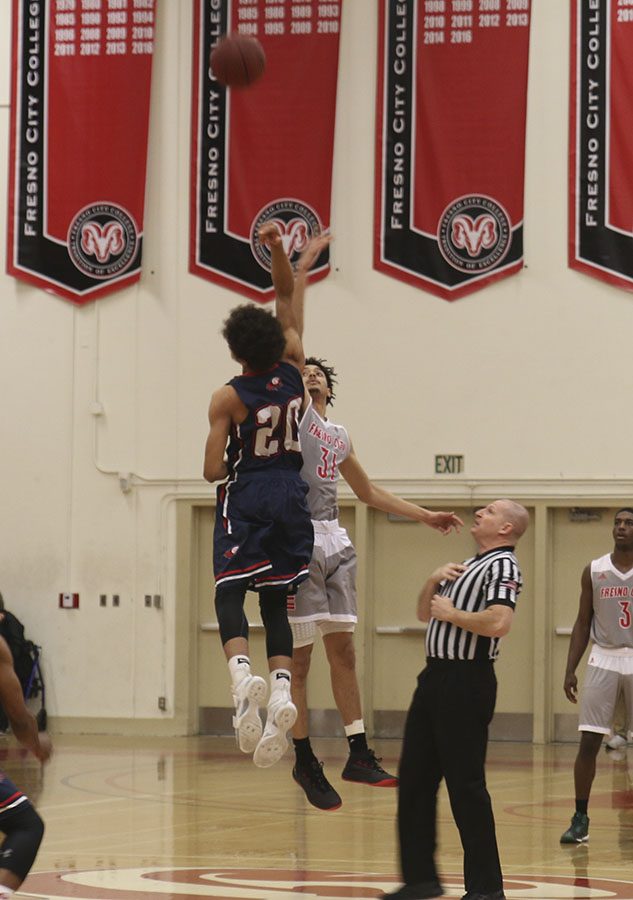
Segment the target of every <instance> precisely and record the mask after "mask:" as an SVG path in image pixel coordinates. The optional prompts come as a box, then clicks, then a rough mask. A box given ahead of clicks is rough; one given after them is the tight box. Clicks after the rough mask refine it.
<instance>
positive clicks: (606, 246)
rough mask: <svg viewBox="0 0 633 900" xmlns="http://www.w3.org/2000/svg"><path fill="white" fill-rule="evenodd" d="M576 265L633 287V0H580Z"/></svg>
mask: <svg viewBox="0 0 633 900" xmlns="http://www.w3.org/2000/svg"><path fill="white" fill-rule="evenodd" d="M571 45H572V54H571V79H570V82H571V98H570V111H571V126H570V141H569V143H570V171H569V265H570V266H571V268H572V269H578V270H579V271H581V272H585V273H586V274H587V275H593V276H594V277H595V278H600V279H601V280H602V281H606V282H608V283H609V284H615V285H618V286H619V287H623V288H627V289H628V290H633V176H632V173H633V132H632V131H631V116H632V114H633V102H632V100H631V85H632V84H633V2H632V0H582V2H580V0H572V36H571Z"/></svg>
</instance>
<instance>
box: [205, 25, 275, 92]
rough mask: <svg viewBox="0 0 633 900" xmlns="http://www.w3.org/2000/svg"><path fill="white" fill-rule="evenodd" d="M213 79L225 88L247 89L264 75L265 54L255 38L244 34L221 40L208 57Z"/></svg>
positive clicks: (228, 36) (229, 36)
mask: <svg viewBox="0 0 633 900" xmlns="http://www.w3.org/2000/svg"><path fill="white" fill-rule="evenodd" d="M209 65H210V66H211V69H212V71H213V75H214V77H215V78H216V79H217V80H218V81H219V82H220V84H223V85H225V86H226V87H238V88H239V87H247V86H248V85H249V84H253V82H254V81H257V79H258V78H261V76H262V75H263V73H264V69H265V68H266V54H265V53H264V48H263V47H262V45H261V44H260V43H259V41H258V40H257V38H254V37H248V36H247V35H244V34H235V35H227V36H226V37H223V38H221V39H220V40H219V41H218V42H217V44H216V45H215V47H214V48H213V50H212V51H211V56H210V57H209Z"/></svg>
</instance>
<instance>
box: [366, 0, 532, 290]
mask: <svg viewBox="0 0 633 900" xmlns="http://www.w3.org/2000/svg"><path fill="white" fill-rule="evenodd" d="M530 15H531V8H530V0H407V2H404V0H380V3H379V17H380V19H379V45H378V57H379V58H378V91H377V134H376V202H375V233H374V265H375V267H376V268H377V269H379V270H380V271H382V272H385V273H386V274H389V275H391V276H392V277H394V278H397V279H399V280H401V281H405V282H408V283H409V284H413V285H416V286H418V287H420V288H422V289H424V290H426V291H430V292H432V293H435V294H438V295H439V296H440V297H443V298H445V299H447V300H454V299H456V298H457V297H461V296H463V295H464V294H467V293H470V292H472V291H475V290H477V289H478V288H481V287H483V286H484V285H487V284H490V282H492V281H495V280H497V279H499V278H503V277H506V276H508V275H511V274H513V273H515V272H517V271H518V270H519V269H520V268H521V266H522V260H523V182H524V165H525V119H526V105H527V73H528V52H529V33H530Z"/></svg>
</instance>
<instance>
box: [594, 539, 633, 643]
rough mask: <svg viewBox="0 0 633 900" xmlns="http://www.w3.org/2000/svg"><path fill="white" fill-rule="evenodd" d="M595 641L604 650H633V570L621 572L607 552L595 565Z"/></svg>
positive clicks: (595, 560)
mask: <svg viewBox="0 0 633 900" xmlns="http://www.w3.org/2000/svg"><path fill="white" fill-rule="evenodd" d="M591 584H592V587H593V619H592V622H591V638H592V640H593V641H595V643H596V644H598V645H599V646H600V647H608V648H610V649H614V650H617V649H620V648H623V647H628V648H631V649H633V569H630V570H629V571H628V572H620V571H619V570H618V569H616V567H615V566H614V565H613V562H612V561H611V554H610V553H607V554H606V555H605V556H601V557H600V558H599V559H594V560H592V562H591Z"/></svg>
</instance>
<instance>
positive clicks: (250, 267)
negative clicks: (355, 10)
mask: <svg viewBox="0 0 633 900" xmlns="http://www.w3.org/2000/svg"><path fill="white" fill-rule="evenodd" d="M193 3H194V10H195V14H194V39H193V45H194V53H193V56H194V70H193V105H192V133H193V137H192V157H191V226H190V271H191V272H194V273H195V274H196V275H201V276H202V277H203V278H207V279H208V280H209V281H214V282H217V283H218V284H221V285H223V286H224V287H229V288H232V289H233V290H235V291H239V292H240V293H242V294H246V296H247V297H251V298H253V299H255V300H259V301H265V300H269V299H270V298H272V297H273V291H272V288H271V277H270V256H269V253H268V250H267V248H266V247H265V246H262V245H261V244H260V242H259V240H258V237H257V234H258V230H259V228H260V226H261V225H262V224H264V222H268V221H271V220H274V221H275V222H276V223H277V225H278V227H279V229H280V231H281V234H282V237H283V240H284V244H285V247H286V251H287V252H288V254H289V256H290V259H291V261H292V262H296V259H297V257H298V256H299V254H300V253H301V251H302V249H303V247H304V246H305V244H306V242H307V240H308V239H309V238H310V237H311V235H312V234H314V233H315V232H318V231H322V230H327V229H328V228H329V226H330V203H331V189H332V153H333V144H334V119H335V112H336V83H337V71H338V50H339V29H340V16H341V5H342V3H341V0H339V2H337V3H325V2H321V0H319V2H317V0H303V2H299V0H293V2H292V3H291V2H290V0H275V2H273V0H193ZM227 32H229V33H239V34H243V35H251V36H253V37H256V38H257V39H258V40H259V41H260V42H261V44H262V46H263V48H264V51H265V53H266V70H265V72H264V74H263V76H262V78H261V79H260V80H259V81H257V82H256V83H255V84H253V85H250V86H249V87H247V88H243V89H239V90H236V89H235V88H228V89H227V88H224V87H223V86H222V85H221V84H219V82H217V81H216V79H215V77H214V75H213V72H212V71H211V69H210V68H209V54H210V51H211V50H212V48H213V46H214V45H215V44H216V42H217V41H218V39H219V38H220V37H221V36H222V35H224V34H225V33H227ZM328 271H329V252H328V251H325V252H324V253H323V254H322V255H321V257H319V259H318V260H317V262H316V263H315V266H314V268H313V275H314V278H316V279H318V278H323V277H325V276H326V275H327V273H328Z"/></svg>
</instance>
